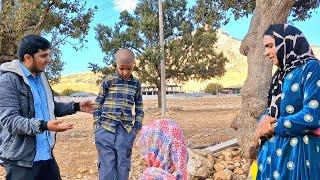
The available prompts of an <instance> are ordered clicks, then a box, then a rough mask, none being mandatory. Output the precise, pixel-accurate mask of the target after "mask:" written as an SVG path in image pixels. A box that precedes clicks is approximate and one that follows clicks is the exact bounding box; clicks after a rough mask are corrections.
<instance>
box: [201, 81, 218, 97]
mask: <svg viewBox="0 0 320 180" xmlns="http://www.w3.org/2000/svg"><path fill="white" fill-rule="evenodd" d="M221 89H223V86H222V85H221V84H219V83H209V84H208V85H207V86H206V88H205V89H204V91H205V92H206V93H210V94H213V95H217V94H218V93H219V91H220V90H221Z"/></svg>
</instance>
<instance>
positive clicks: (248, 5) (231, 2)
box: [206, 0, 320, 21]
mask: <svg viewBox="0 0 320 180" xmlns="http://www.w3.org/2000/svg"><path fill="white" fill-rule="evenodd" d="M206 3H207V4H211V5H212V4H214V5H216V6H217V7H218V9H221V10H223V11H222V12H228V11H230V12H232V13H233V15H234V17H235V19H238V18H240V17H243V16H248V15H249V14H252V13H253V12H254V9H255V7H256V0H242V1H235V0H218V1H217V0H206ZM269 3H272V1H269ZM319 5H320V1H319V0H295V2H294V4H293V6H292V8H291V10H290V16H291V17H292V20H293V21H297V20H305V19H307V18H310V17H311V16H312V10H314V9H316V8H317V7H319ZM222 16H223V15H222Z"/></svg>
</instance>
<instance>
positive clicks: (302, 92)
mask: <svg viewBox="0 0 320 180" xmlns="http://www.w3.org/2000/svg"><path fill="white" fill-rule="evenodd" d="M319 62H320V61H318V60H309V61H307V63H306V64H304V65H302V66H300V67H299V68H296V69H295V70H293V71H292V72H290V73H288V74H287V75H286V77H285V79H284V83H283V85H282V93H281V102H280V112H279V113H280V116H279V117H278V119H277V122H276V125H275V135H274V136H273V137H272V138H271V139H269V140H267V141H265V142H264V143H263V144H262V146H261V149H260V151H259V155H258V170H259V171H258V176H257V178H258V179H263V180H267V179H284V180H299V179H301V180H308V179H311V180H317V179H319V180H320V138H319V136H317V135H314V134H313V133H312V130H314V129H316V128H319V127H320V121H319V120H320V106H319V103H320V64H319Z"/></svg>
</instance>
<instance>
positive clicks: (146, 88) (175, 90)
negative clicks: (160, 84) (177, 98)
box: [141, 85, 185, 95]
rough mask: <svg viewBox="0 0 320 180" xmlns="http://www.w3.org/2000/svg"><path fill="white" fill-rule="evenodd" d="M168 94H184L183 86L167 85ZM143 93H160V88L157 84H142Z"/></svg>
mask: <svg viewBox="0 0 320 180" xmlns="http://www.w3.org/2000/svg"><path fill="white" fill-rule="evenodd" d="M166 87H167V88H166V94H183V93H185V92H184V91H182V86H179V85H166ZM141 93H142V95H158V88H157V86H155V85H142V87H141Z"/></svg>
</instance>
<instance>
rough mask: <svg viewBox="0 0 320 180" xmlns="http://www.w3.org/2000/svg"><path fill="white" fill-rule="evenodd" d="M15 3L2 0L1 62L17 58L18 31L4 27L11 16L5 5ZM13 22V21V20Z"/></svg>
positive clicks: (0, 15)
mask: <svg viewBox="0 0 320 180" xmlns="http://www.w3.org/2000/svg"><path fill="white" fill-rule="evenodd" d="M6 5H7V6H8V5H11V6H13V5H14V1H12V0H2V2H1V9H0V10H1V11H0V28H1V33H0V64H2V63H4V62H8V61H12V60H13V59H15V58H16V54H17V45H16V44H15V43H16V32H15V31H13V30H10V31H9V30H8V29H7V28H4V27H5V26H6V25H5V23H8V19H10V18H8V17H9V16H10V12H9V11H6V10H5V6H6ZM11 23H13V22H11Z"/></svg>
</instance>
